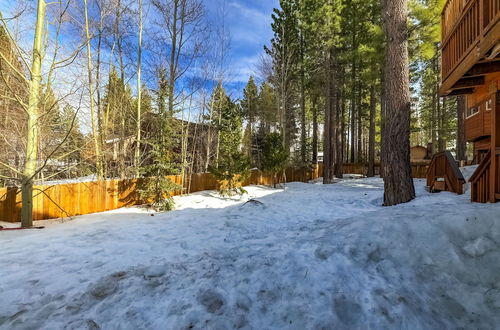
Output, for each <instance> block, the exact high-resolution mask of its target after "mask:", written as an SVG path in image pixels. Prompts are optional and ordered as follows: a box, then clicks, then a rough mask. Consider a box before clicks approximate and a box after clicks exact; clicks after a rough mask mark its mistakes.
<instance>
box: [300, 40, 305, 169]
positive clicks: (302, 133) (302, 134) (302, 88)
mask: <svg viewBox="0 0 500 330" xmlns="http://www.w3.org/2000/svg"><path fill="white" fill-rule="evenodd" d="M304 47H305V45H304V37H303V36H302V35H301V37H300V63H301V64H300V65H301V67H300V126H301V127H300V129H301V131H300V160H301V161H302V165H305V164H306V160H307V159H306V147H307V146H306V143H307V134H306V86H305V84H306V82H305V70H304Z"/></svg>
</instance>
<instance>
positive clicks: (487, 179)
mask: <svg viewBox="0 0 500 330" xmlns="http://www.w3.org/2000/svg"><path fill="white" fill-rule="evenodd" d="M494 156H495V159H494V161H492V160H493V157H492V152H491V150H490V151H488V153H487V154H486V156H485V157H484V158H483V160H482V161H481V163H480V164H479V167H478V168H477V169H476V171H475V172H474V174H473V175H472V176H471V178H470V179H469V182H470V183H471V191H470V194H471V200H472V201H473V202H476V203H488V202H491V203H495V202H497V201H499V200H500V148H496V151H495V155H494Z"/></svg>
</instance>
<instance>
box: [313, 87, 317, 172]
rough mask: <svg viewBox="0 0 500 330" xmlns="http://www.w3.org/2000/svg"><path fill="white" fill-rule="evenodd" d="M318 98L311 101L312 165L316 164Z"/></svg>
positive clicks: (315, 97)
mask: <svg viewBox="0 0 500 330" xmlns="http://www.w3.org/2000/svg"><path fill="white" fill-rule="evenodd" d="M317 106H318V97H317V96H314V97H313V99H312V121H313V122H312V126H313V127H312V163H313V164H317V163H318V109H317Z"/></svg>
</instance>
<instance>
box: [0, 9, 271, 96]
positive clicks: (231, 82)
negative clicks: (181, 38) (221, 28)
mask: <svg viewBox="0 0 500 330" xmlns="http://www.w3.org/2000/svg"><path fill="white" fill-rule="evenodd" d="M202 1H203V3H204V5H205V7H206V10H207V12H208V16H209V17H208V18H209V20H211V21H215V20H217V18H218V17H219V15H218V13H217V12H218V8H220V6H221V4H223V3H225V6H226V18H225V21H226V26H227V29H228V30H229V34H230V40H231V43H230V48H229V50H228V53H227V63H226V70H227V72H228V76H227V77H226V83H225V86H226V88H227V89H228V91H229V92H230V94H231V95H232V96H233V97H239V96H240V95H241V92H242V89H243V88H244V86H245V84H246V82H247V81H248V78H249V76H250V75H255V73H256V71H257V64H258V62H259V58H260V56H261V54H262V53H263V52H264V50H263V48H264V45H266V44H268V43H269V41H270V39H271V38H272V35H273V33H272V30H271V21H272V19H271V14H272V11H273V8H275V7H278V6H279V0H202ZM47 2H49V1H47ZM20 4H21V2H18V1H16V0H0V10H2V12H3V13H4V14H5V16H10V14H12V12H13V11H14V8H16V7H18V6H19V5H20ZM32 5H35V2H33V3H32ZM35 7H36V6H35ZM33 10H34V8H33ZM33 10H31V11H29V12H26V13H25V15H24V17H23V22H26V24H25V25H26V26H32V24H34V20H35V13H34V12H33ZM28 22H29V23H28ZM26 31H27V34H26V35H25V38H23V40H22V44H23V46H26V48H27V49H28V48H29V47H30V45H31V43H32V41H31V40H32V33H31V32H32V31H31V29H30V28H27V29H26ZM66 37H68V36H65V35H63V38H65V40H66ZM70 38H71V37H70ZM130 79H134V77H130ZM152 85H154V83H152ZM151 87H152V86H151Z"/></svg>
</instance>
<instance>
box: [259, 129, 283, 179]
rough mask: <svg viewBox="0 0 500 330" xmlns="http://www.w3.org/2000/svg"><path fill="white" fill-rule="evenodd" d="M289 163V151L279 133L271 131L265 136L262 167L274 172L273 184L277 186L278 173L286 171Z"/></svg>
mask: <svg viewBox="0 0 500 330" xmlns="http://www.w3.org/2000/svg"><path fill="white" fill-rule="evenodd" d="M287 164H288V152H287V151H286V150H285V149H284V148H283V143H282V137H281V136H280V135H279V133H270V134H268V135H266V136H265V138H264V146H263V150H262V169H263V170H264V171H269V172H271V173H272V177H273V186H274V188H276V184H277V183H278V181H279V179H278V174H279V173H284V171H285V169H286V167H287Z"/></svg>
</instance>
